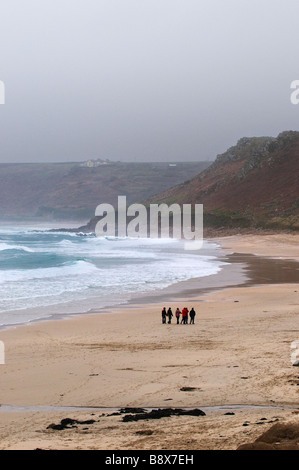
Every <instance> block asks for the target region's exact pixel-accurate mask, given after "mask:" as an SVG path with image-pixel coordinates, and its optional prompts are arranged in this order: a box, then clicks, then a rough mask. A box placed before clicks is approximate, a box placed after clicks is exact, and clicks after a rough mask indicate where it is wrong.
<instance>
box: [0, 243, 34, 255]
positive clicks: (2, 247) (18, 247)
mask: <svg viewBox="0 0 299 470" xmlns="http://www.w3.org/2000/svg"><path fill="white" fill-rule="evenodd" d="M12 250H16V251H26V252H28V253H34V251H35V250H33V249H32V248H28V246H22V245H9V244H8V243H0V251H12Z"/></svg>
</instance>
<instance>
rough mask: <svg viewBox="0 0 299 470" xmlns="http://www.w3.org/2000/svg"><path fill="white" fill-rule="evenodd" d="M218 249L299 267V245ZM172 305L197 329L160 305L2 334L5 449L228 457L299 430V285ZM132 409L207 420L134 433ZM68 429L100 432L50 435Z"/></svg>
mask: <svg viewBox="0 0 299 470" xmlns="http://www.w3.org/2000/svg"><path fill="white" fill-rule="evenodd" d="M217 241H218V242H219V243H220V244H221V245H222V247H223V248H225V249H226V250H228V251H234V252H239V253H254V254H258V255H263V256H269V257H281V258H289V259H296V260H298V259H299V243H298V242H299V237H298V235H289V234H283V235H273V236H263V235H256V236H253V235H248V236H246V235H245V236H244V235H242V236H233V237H225V238H222V239H217ZM297 269H298V268H297ZM227 284H228V285H229V284H230V280H229V279H227ZM163 302H164V303H165V306H166V307H168V306H170V305H171V306H172V307H173V310H175V308H176V307H177V305H178V306H180V307H183V306H184V305H185V304H187V307H188V308H190V307H192V306H193V307H194V308H195V310H196V312H197V315H196V318H195V325H181V324H180V325H176V324H175V322H174V321H173V323H172V324H171V325H168V324H167V325H162V324H161V317H160V311H161V307H162V305H161V303H160V301H157V299H156V301H153V302H152V303H147V304H134V305H132V306H129V307H124V308H114V309H112V310H110V311H107V312H106V313H105V314H96V313H95V314H92V315H81V316H75V317H73V318H68V319H65V320H56V321H45V322H38V323H34V324H31V325H27V326H20V327H17V328H15V329H9V330H5V331H1V332H0V340H2V341H3V342H4V343H5V353H6V364H5V365H1V366H0V381H1V391H0V403H1V404H2V407H1V408H0V449H35V448H42V449H105V450H110V449H111V450H118V449H129V450H133V449H136V450H142V449H146V450H154V449H160V450H162V449H168V450H193V449H212V450H217V449H222V450H225V449H236V448H237V447H238V446H239V445H242V444H246V443H248V442H253V441H255V439H257V438H258V436H259V435H260V434H262V433H263V432H265V431H267V430H268V429H269V428H271V426H273V425H274V424H275V423H279V424H295V425H296V426H298V425H299V417H298V413H297V412H298V408H299V405H298V390H299V389H298V384H299V369H298V367H294V366H293V365H292V363H291V352H292V350H291V344H292V342H293V341H295V340H298V339H299V322H298V315H299V286H298V284H296V283H286V284H275V285H273V284H267V285H257V286H256V285H250V286H244V287H242V286H241V287H228V288H221V289H219V290H214V291H212V292H208V293H204V294H201V295H198V296H197V297H194V298H192V299H191V298H190V297H189V296H188V297H186V296H184V295H183V294H182V298H178V297H177V298H176V299H175V301H173V299H172V298H171V297H169V299H167V301H166V299H165V298H164V300H163ZM163 306H164V305H163ZM4 405H11V407H8V406H4ZM22 407H23V408H22ZM69 407H77V408H76V409H73V408H69ZM85 407H86V408H85ZM120 407H143V408H150V409H151V408H161V407H163V408H165V407H168V408H169V407H171V408H185V407H188V408H192V409H193V408H199V409H201V410H203V411H204V412H205V414H206V415H205V416H199V417H194V416H171V417H167V418H162V419H158V420H144V421H136V422H124V421H123V420H122V418H123V416H124V414H116V415H115V414H113V413H114V412H117V411H118V409H119V408H120ZM1 410H2V411H1ZM227 413H229V414H227ZM111 414H113V415H112V416H110V415H111ZM64 418H72V419H76V420H80V421H85V420H88V421H89V420H93V421H94V422H90V423H89V424H77V425H76V426H77V427H70V428H69V429H65V430H60V431H59V430H53V429H47V427H48V426H49V425H50V424H51V423H56V424H57V423H59V422H60V420H61V419H64ZM296 445H297V444H296Z"/></svg>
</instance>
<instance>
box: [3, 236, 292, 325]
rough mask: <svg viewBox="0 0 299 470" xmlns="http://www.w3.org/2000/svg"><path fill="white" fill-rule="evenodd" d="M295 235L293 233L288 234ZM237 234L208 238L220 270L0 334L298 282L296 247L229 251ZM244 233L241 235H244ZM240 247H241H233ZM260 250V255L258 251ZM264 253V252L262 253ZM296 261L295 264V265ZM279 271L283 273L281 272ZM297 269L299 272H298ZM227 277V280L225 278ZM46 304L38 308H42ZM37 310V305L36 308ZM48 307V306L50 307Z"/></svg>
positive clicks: (44, 319)
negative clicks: (292, 250) (284, 251)
mask: <svg viewBox="0 0 299 470" xmlns="http://www.w3.org/2000/svg"><path fill="white" fill-rule="evenodd" d="M291 236H296V235H291ZM239 237H240V235H233V236H231V235H229V236H226V237H221V238H208V239H206V241H207V242H208V243H216V244H217V245H218V248H220V250H221V251H222V253H219V256H218V258H217V259H218V261H222V262H223V263H224V265H223V266H221V268H220V269H219V271H218V272H217V273H215V274H211V275H207V276H202V277H196V278H190V279H187V280H185V281H179V282H175V283H174V284H171V285H169V286H167V287H164V288H162V289H160V290H158V291H151V292H149V293H139V294H138V295H136V296H134V295H132V296H131V298H129V299H127V300H126V301H124V302H122V303H118V304H111V305H107V306H103V307H100V308H97V307H92V308H90V309H89V310H86V311H81V312H74V313H55V314H49V316H47V317H44V318H36V319H34V320H29V321H27V322H23V323H17V324H7V325H0V333H1V332H2V331H6V330H10V329H16V328H19V327H26V326H30V325H34V324H36V323H44V322H51V321H64V320H67V319H70V318H74V317H77V316H79V317H86V316H88V315H94V314H103V315H104V314H112V313H113V311H114V310H119V309H122V310H124V311H125V310H127V309H130V308H134V306H136V305H141V304H142V305H148V304H152V303H158V302H162V303H163V302H164V301H168V300H169V301H170V302H172V303H173V302H175V301H176V300H177V301H184V300H183V297H184V298H185V297H189V299H188V302H192V299H194V300H196V299H197V298H198V297H199V296H202V295H204V294H206V293H209V292H213V291H218V290H222V289H227V288H229V287H231V288H232V287H234V288H237V287H242V286H243V287H246V286H254V285H264V284H266V285H267V284H284V283H297V282H298V283H299V270H298V267H299V250H298V253H296V255H295V256H292V257H291V258H290V257H289V256H286V257H283V256H282V255H281V253H280V255H276V256H273V255H272V256H270V255H269V249H268V250H256V251H257V252H256V253H250V252H247V251H246V248H247V245H245V246H246V248H245V250H244V249H243V251H242V249H241V252H238V251H232V247H233V245H234V243H235V240H237V239H239ZM244 237H245V235H241V238H244ZM248 237H250V239H252V237H253V238H255V237H256V235H251V234H250V235H248ZM268 237H270V238H271V237H277V234H271V235H268ZM236 248H237V249H239V250H240V246H237V247H236ZM261 253H262V254H261ZM263 253H265V254H263ZM297 263H298V267H297ZM282 270H285V271H284V275H282V272H283V271H282ZM297 270H298V273H297ZM227 279H229V282H228V280H227ZM44 308H45V307H41V309H44ZM36 309H38V308H36ZM47 309H49V310H50V309H51V307H50V306H48V307H47Z"/></svg>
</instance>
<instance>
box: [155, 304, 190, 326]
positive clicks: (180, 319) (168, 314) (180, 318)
mask: <svg viewBox="0 0 299 470" xmlns="http://www.w3.org/2000/svg"><path fill="white" fill-rule="evenodd" d="M195 315H196V313H195V310H194V308H193V307H192V309H191V310H190V312H189V310H188V309H187V307H184V308H183V309H182V311H181V310H180V309H179V308H177V309H176V311H175V318H176V322H177V325H179V324H180V323H181V324H185V325H187V324H188V320H189V318H190V325H191V324H193V325H194V318H195ZM172 317H173V313H172V310H171V307H169V309H168V310H167V311H166V308H165V307H164V308H163V309H162V323H166V322H167V318H168V322H167V323H169V324H170V323H171V320H172Z"/></svg>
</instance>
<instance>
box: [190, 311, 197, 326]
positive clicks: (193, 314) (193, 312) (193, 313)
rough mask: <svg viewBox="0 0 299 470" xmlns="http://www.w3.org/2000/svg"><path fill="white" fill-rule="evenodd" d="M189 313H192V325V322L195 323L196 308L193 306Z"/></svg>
mask: <svg viewBox="0 0 299 470" xmlns="http://www.w3.org/2000/svg"><path fill="white" fill-rule="evenodd" d="M189 315H190V325H191V324H192V325H194V318H195V315H196V313H195V310H194V308H193V307H192V309H191V310H190V313H189Z"/></svg>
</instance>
